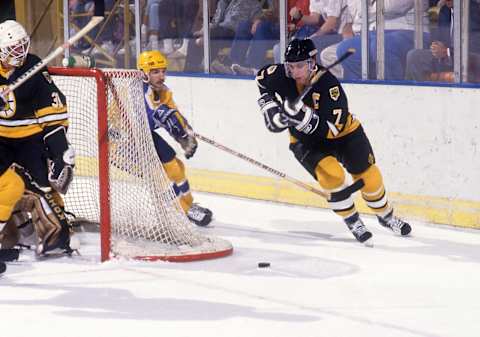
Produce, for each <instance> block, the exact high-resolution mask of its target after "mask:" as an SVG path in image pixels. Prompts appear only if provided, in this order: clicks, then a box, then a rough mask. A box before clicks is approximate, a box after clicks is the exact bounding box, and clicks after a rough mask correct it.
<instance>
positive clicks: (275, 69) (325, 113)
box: [256, 64, 360, 145]
mask: <svg viewBox="0 0 480 337" xmlns="http://www.w3.org/2000/svg"><path fill="white" fill-rule="evenodd" d="M320 70H323V68H322V67H321V66H320V65H318V64H317V65H315V69H314V71H315V72H316V71H320ZM256 82H257V85H258V88H259V90H260V94H264V93H268V94H270V95H272V96H273V97H276V99H277V100H278V101H279V102H280V103H282V102H283V101H285V99H288V101H289V102H293V101H294V100H295V99H296V98H297V97H298V96H299V95H300V93H301V92H302V90H303V88H300V87H297V85H296V83H295V80H294V79H292V78H291V77H288V76H287V75H286V72H285V66H284V65H283V64H271V65H267V66H265V67H263V68H262V69H260V70H259V71H258V73H257V77H256ZM303 102H304V103H305V104H306V105H308V106H309V107H311V108H312V109H313V112H314V115H315V116H317V117H318V120H319V123H318V125H317V126H316V128H315V129H314V130H311V129H310V130H308V133H307V132H304V131H299V130H297V129H296V128H295V127H294V126H292V127H289V131H290V134H291V135H292V136H293V137H294V138H295V139H298V140H299V141H301V142H302V143H304V144H312V145H313V144H315V143H318V142H322V141H325V140H332V139H338V138H341V137H344V136H346V135H348V134H350V133H351V132H353V131H354V130H355V129H357V128H358V127H359V125H360V122H359V121H358V120H357V119H355V117H354V116H353V115H352V114H351V113H350V112H349V110H348V100H347V96H346V95H345V92H344V90H343V88H342V86H341V84H340V82H339V81H338V80H337V78H336V77H335V76H333V75H332V74H331V73H330V72H328V71H327V72H326V73H325V75H323V76H322V77H321V78H320V80H319V81H318V82H317V83H315V84H314V85H313V86H312V89H311V90H310V91H309V92H308V93H307V95H305V97H304V98H303Z"/></svg>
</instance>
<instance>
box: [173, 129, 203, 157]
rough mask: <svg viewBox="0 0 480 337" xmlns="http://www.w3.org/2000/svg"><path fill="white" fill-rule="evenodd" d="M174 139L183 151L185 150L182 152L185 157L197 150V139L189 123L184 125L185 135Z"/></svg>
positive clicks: (191, 155)
mask: <svg viewBox="0 0 480 337" xmlns="http://www.w3.org/2000/svg"><path fill="white" fill-rule="evenodd" d="M176 140H177V141H178V142H179V143H180V146H181V147H182V149H183V151H185V152H184V154H185V158H187V159H190V158H192V157H193V155H194V154H195V152H196V151H197V147H198V143H197V140H196V139H195V135H194V133H193V130H192V128H191V127H190V125H187V126H186V133H185V137H182V138H178V139H176Z"/></svg>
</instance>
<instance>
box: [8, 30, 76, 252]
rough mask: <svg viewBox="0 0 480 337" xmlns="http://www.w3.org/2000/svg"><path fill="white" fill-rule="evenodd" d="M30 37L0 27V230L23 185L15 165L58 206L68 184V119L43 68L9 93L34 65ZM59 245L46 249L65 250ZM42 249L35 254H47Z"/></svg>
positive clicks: (70, 169) (70, 174)
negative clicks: (56, 247)
mask: <svg viewBox="0 0 480 337" xmlns="http://www.w3.org/2000/svg"><path fill="white" fill-rule="evenodd" d="M29 46H30V37H29V36H28V34H27V32H26V31H25V29H24V28H23V27H22V25H21V24H19V23H18V22H16V21H13V20H7V21H5V22H3V23H1V24H0V231H1V230H2V229H3V227H4V226H5V224H6V223H7V221H8V220H9V218H10V216H11V215H12V211H13V208H14V207H15V205H16V204H17V202H18V201H19V200H20V199H21V198H22V196H23V195H24V192H25V183H24V181H23V179H22V178H21V177H20V176H19V174H18V173H17V172H16V171H15V170H14V169H13V165H12V164H14V163H15V164H18V165H20V166H22V167H24V168H25V170H26V171H27V172H28V173H29V174H30V175H31V176H32V178H33V180H34V181H35V182H36V183H37V184H38V187H39V188H40V189H41V190H42V191H43V192H45V193H50V191H51V194H52V197H53V198H54V200H55V203H56V204H58V205H61V206H62V207H63V200H62V197H61V195H60V193H62V194H64V193H66V192H67V189H68V186H69V184H70V182H71V181H72V179H73V167H74V158H75V155H74V151H73V149H72V148H71V146H70V144H69V143H68V141H67V136H66V133H67V127H68V115H67V105H66V101H65V96H64V95H63V94H62V92H61V91H60V90H59V89H58V88H57V86H56V85H55V83H54V82H53V81H52V78H51V77H50V74H49V73H48V70H47V68H43V69H41V70H40V71H39V72H38V73H36V74H35V75H33V76H32V77H31V78H29V79H28V80H27V81H26V82H25V83H24V84H22V85H21V86H20V87H18V88H17V89H15V90H13V91H9V90H8V86H9V85H11V84H12V83H13V82H14V81H15V80H16V79H18V78H19V77H20V76H22V75H23V74H25V73H26V72H27V71H28V70H29V69H31V68H32V67H33V66H34V65H36V64H37V63H38V62H40V61H41V60H40V58H39V57H38V56H36V55H33V54H29V53H28V51H29ZM59 240H63V242H58V243H54V244H50V245H48V247H53V246H61V247H64V246H65V247H66V246H68V244H69V242H68V237H66V238H63V237H62V238H60V237H59ZM48 247H45V250H44V251H41V252H40V253H41V254H44V253H48Z"/></svg>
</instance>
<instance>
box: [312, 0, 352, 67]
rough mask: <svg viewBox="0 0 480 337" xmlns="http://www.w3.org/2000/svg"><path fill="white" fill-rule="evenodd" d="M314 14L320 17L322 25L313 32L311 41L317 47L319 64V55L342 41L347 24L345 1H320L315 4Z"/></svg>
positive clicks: (347, 16)
mask: <svg viewBox="0 0 480 337" xmlns="http://www.w3.org/2000/svg"><path fill="white" fill-rule="evenodd" d="M316 5H317V6H318V7H317V8H315V9H312V8H310V9H311V10H315V11H318V12H313V13H315V14H318V15H321V17H322V18H323V21H324V23H323V24H322V25H321V26H320V28H319V29H318V30H317V31H316V32H314V33H313V34H312V35H311V36H310V39H312V41H313V43H314V44H315V47H317V50H318V52H319V53H318V54H317V61H318V62H319V63H321V59H320V53H321V52H322V51H323V50H324V49H325V48H327V47H328V46H331V45H335V44H337V43H339V42H340V41H342V39H343V36H342V34H343V31H344V29H345V28H346V27H347V24H348V18H349V15H348V11H347V0H320V1H318V2H317V3H316Z"/></svg>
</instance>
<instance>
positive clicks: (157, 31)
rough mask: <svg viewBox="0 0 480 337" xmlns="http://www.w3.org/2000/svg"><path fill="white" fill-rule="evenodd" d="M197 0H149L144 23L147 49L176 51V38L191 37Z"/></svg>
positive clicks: (168, 52)
mask: <svg viewBox="0 0 480 337" xmlns="http://www.w3.org/2000/svg"><path fill="white" fill-rule="evenodd" d="M198 9H199V4H198V1H197V0H147V6H146V9H145V18H144V24H145V25H146V27H145V28H144V29H146V30H147V39H148V45H147V49H150V50H158V49H159V47H160V49H161V50H162V51H163V52H164V53H165V54H170V53H172V52H173V51H174V43H173V42H174V39H187V38H189V37H191V34H192V26H193V23H194V21H193V20H192V18H193V17H195V15H196V13H197V12H198Z"/></svg>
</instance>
